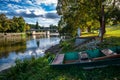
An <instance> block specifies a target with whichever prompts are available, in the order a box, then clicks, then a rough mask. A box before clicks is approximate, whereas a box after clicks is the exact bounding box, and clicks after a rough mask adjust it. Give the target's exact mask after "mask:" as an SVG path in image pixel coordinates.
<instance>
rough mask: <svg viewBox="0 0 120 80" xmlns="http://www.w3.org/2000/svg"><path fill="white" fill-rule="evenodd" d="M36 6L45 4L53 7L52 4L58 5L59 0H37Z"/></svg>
mask: <svg viewBox="0 0 120 80" xmlns="http://www.w3.org/2000/svg"><path fill="white" fill-rule="evenodd" d="M34 3H35V4H39V5H40V4H45V5H51V4H57V0H35V2H34Z"/></svg>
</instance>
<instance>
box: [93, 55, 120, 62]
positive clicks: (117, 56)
mask: <svg viewBox="0 0 120 80" xmlns="http://www.w3.org/2000/svg"><path fill="white" fill-rule="evenodd" d="M114 58H120V54H116V55H109V56H103V57H98V58H93V59H92V60H93V61H97V60H104V59H114Z"/></svg>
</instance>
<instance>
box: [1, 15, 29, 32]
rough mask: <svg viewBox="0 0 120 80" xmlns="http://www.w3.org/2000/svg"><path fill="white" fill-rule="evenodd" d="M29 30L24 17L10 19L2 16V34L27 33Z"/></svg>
mask: <svg viewBox="0 0 120 80" xmlns="http://www.w3.org/2000/svg"><path fill="white" fill-rule="evenodd" d="M29 29H30V28H29V25H27V24H26V23H25V20H24V19H23V17H15V16H14V17H13V19H8V18H7V17H6V15H5V14H0V32H25V31H26V30H29Z"/></svg>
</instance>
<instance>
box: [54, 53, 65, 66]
mask: <svg viewBox="0 0 120 80" xmlns="http://www.w3.org/2000/svg"><path fill="white" fill-rule="evenodd" d="M63 60H64V54H58V55H57V56H56V57H55V59H54V60H53V62H52V64H62V63H63Z"/></svg>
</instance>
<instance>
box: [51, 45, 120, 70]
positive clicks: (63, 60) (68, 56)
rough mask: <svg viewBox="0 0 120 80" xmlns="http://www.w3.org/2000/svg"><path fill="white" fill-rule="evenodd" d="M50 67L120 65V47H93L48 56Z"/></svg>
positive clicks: (89, 67)
mask: <svg viewBox="0 0 120 80" xmlns="http://www.w3.org/2000/svg"><path fill="white" fill-rule="evenodd" d="M49 61H50V64H49V65H50V66H51V67H60V68H63V67H68V66H80V67H82V68H84V69H91V68H99V67H104V66H110V65H120V47H119V46H117V47H112V48H109V49H94V50H86V51H83V52H68V53H65V54H58V55H56V57H55V58H54V59H52V58H49Z"/></svg>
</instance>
